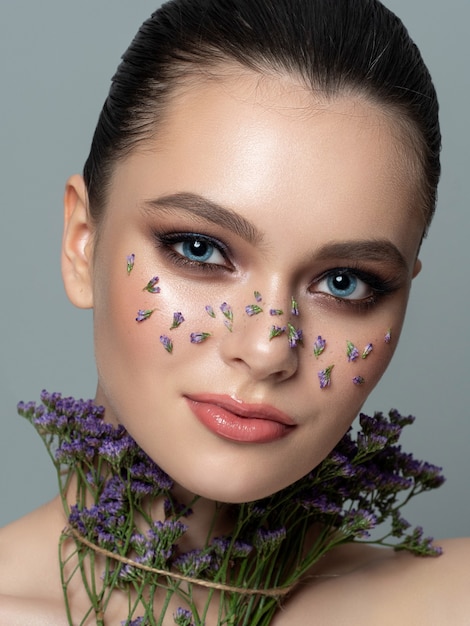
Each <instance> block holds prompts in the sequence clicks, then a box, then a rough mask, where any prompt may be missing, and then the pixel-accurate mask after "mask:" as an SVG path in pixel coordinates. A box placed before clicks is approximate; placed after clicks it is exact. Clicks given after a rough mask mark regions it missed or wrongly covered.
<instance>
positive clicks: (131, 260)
mask: <svg viewBox="0 0 470 626" xmlns="http://www.w3.org/2000/svg"><path fill="white" fill-rule="evenodd" d="M126 262H127V275H128V276H129V274H130V273H131V272H132V270H133V269H134V263H135V254H134V253H132V254H129V255H128V256H127V258H126Z"/></svg>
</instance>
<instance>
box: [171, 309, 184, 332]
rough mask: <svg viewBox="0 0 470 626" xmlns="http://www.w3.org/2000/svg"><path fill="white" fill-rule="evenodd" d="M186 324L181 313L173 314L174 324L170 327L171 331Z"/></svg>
mask: <svg viewBox="0 0 470 626" xmlns="http://www.w3.org/2000/svg"><path fill="white" fill-rule="evenodd" d="M183 322H184V317H183V314H182V313H181V312H180V311H177V312H176V313H173V323H172V325H171V326H170V330H172V329H173V328H178V326H180V325H181V324H182V323H183Z"/></svg>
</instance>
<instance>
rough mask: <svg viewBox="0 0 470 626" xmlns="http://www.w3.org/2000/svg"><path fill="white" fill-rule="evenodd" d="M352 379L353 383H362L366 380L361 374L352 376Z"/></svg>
mask: <svg viewBox="0 0 470 626" xmlns="http://www.w3.org/2000/svg"><path fill="white" fill-rule="evenodd" d="M352 381H353V383H354V384H355V385H363V384H364V383H365V382H366V381H365V379H364V378H363V377H362V376H354V378H353V379H352Z"/></svg>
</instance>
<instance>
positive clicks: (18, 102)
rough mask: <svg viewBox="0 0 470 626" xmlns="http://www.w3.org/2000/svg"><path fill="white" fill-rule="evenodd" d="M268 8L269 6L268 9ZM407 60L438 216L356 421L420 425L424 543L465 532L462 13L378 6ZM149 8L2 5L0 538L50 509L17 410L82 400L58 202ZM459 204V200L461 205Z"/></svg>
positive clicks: (47, 484) (51, 482)
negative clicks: (423, 100) (48, 398)
mask: <svg viewBox="0 0 470 626" xmlns="http://www.w3.org/2000/svg"><path fill="white" fill-rule="evenodd" d="M273 1H274V0H273ZM385 3H386V4H387V5H388V6H389V7H390V8H391V9H392V10H394V11H395V12H396V13H397V14H398V15H400V17H401V18H402V19H403V20H404V22H405V24H406V25H407V26H408V28H409V30H410V32H411V34H412V36H413V38H414V39H415V41H416V42H417V44H418V46H419V47H420V48H421V50H422V52H423V55H424V57H425V59H426V61H427V63H428V66H429V68H430V70H431V73H432V75H433V77H434V80H435V83H436V86H437V89H438V92H439V94H440V102H441V111H442V131H443V137H444V150H443V155H442V159H443V177H442V184H441V187H440V195H439V207H438V213H437V216H436V219H435V222H434V224H433V227H432V229H431V233H430V235H429V237H428V240H427V241H426V242H425V245H424V248H423V251H422V260H423V264H424V268H423V272H422V274H421V275H420V276H419V277H418V279H417V280H416V281H415V285H414V291H413V293H412V298H411V302H410V307H409V313H408V320H407V324H406V326H405V330H404V333H403V336H402V339H401V342H400V346H399V348H398V351H397V354H396V357H395V360H394V362H393V363H392V365H391V366H390V369H389V372H388V374H386V375H385V378H384V380H383V382H382V383H381V384H380V386H379V387H378V388H377V390H376V391H375V392H374V393H373V395H372V396H371V398H370V399H369V401H368V403H367V405H366V409H367V410H370V411H373V410H375V409H381V410H388V409H389V408H390V407H392V406H394V407H397V408H398V409H400V410H401V411H402V412H406V413H412V414H415V415H416V416H417V417H418V420H417V424H416V425H415V426H414V427H412V428H410V429H409V432H408V433H407V434H406V436H404V444H405V446H406V449H408V450H412V451H414V452H415V454H416V456H418V458H425V459H427V460H430V461H433V462H435V463H437V464H439V465H443V466H444V467H445V471H446V475H447V477H448V482H447V483H446V485H445V486H444V487H443V488H442V489H441V490H440V491H439V492H436V493H435V494H426V495H423V496H421V497H420V498H418V499H417V501H416V503H415V504H412V505H411V506H410V507H409V508H408V511H407V512H408V516H409V517H410V518H411V520H412V521H413V522H414V523H422V524H423V525H424V526H425V529H426V531H427V532H428V533H429V534H432V535H434V536H438V537H442V536H459V535H467V534H469V533H470V504H469V497H468V489H467V485H468V479H469V477H470V454H469V450H468V442H469V440H470V421H469V419H468V403H467V394H468V388H469V386H470V385H469V383H468V382H467V381H468V362H469V356H470V341H469V327H468V307H469V301H470V300H469V294H470V291H469V288H470V285H469V272H468V265H469V261H470V253H469V239H468V233H469V227H470V218H469V213H468V210H467V204H468V200H467V197H466V194H465V191H466V185H467V184H468V179H469V163H470V161H469V155H468V152H469V145H470V130H469V129H470V124H469V122H468V101H469V97H470V72H469V70H468V61H469V51H470V44H469V39H468V32H467V30H468V29H467V26H468V23H469V20H470V2H469V1H468V0H446V2H442V0H413V2H410V0H386V2H385ZM157 6H159V3H158V2H157V1H156V0H127V1H126V2H125V1H124V0H99V1H97V0H80V2H71V1H67V0H41V1H40V2H37V1H36V0H19V1H17V0H2V2H1V5H0V64H1V67H0V71H1V98H0V113H1V118H0V119H1V124H0V133H1V141H0V159H1V170H0V171H1V176H2V182H1V185H0V239H1V245H0V255H1V257H0V259H1V260H0V267H1V290H0V294H1V306H0V329H1V331H0V350H1V359H0V420H1V431H0V433H1V434H0V469H1V471H0V503H1V504H0V524H4V523H6V522H8V521H10V520H13V519H15V518H16V517H18V516H20V515H22V514H24V513H26V512H27V511H29V510H30V509H32V508H34V507H35V506H37V505H39V504H41V503H42V502H44V501H45V500H46V499H49V498H51V497H53V496H54V495H55V492H56V482H55V474H54V472H53V470H52V467H51V464H50V461H49V459H48V458H47V455H46V453H45V450H44V449H43V447H42V444H41V442H40V440H39V438H38V437H37V435H36V434H35V432H34V430H33V429H32V428H31V427H30V426H29V425H28V424H27V423H26V422H24V421H23V420H22V419H21V418H19V417H17V416H16V410H15V406H16V403H17V401H18V400H20V399H23V400H31V399H37V398H38V396H39V392H40V390H41V389H42V388H43V387H46V388H47V389H48V390H50V391H56V390H58V391H61V392H63V393H65V394H70V395H75V396H77V397H78V396H81V397H83V396H84V397H91V396H93V393H94V388H95V369H94V363H93V351H92V339H91V314H90V312H88V311H86V312H84V311H78V310H75V309H74V308H73V307H72V306H71V305H70V304H69V303H68V301H67V300H66V297H65V294H64V292H63V289H62V284H61V278H60V270H59V251H60V238H61V221H62V215H61V213H62V207H61V204H62V190H63V185H64V181H65V179H66V177H67V176H68V175H69V174H71V173H74V172H77V171H81V167H82V164H83V162H84V159H85V157H86V154H87V150H88V147H89V143H90V140H91V135H92V131H93V129H94V125H95V122H96V119H97V116H98V113H99V110H100V108H101V105H102V102H103V100H104V98H105V95H106V92H107V89H108V85H109V80H110V78H111V75H112V73H113V72H114V69H115V67H116V65H117V63H118V61H119V57H120V55H121V53H122V52H123V51H124V49H125V48H126V47H127V45H128V44H129V42H130V40H131V38H132V36H133V35H134V33H135V31H136V30H137V28H138V26H139V25H140V23H141V22H142V21H143V20H144V19H145V18H146V17H147V16H148V15H149V14H150V13H151V12H152V11H153V10H154V9H155V8H156V7H157ZM464 190H465V191H464Z"/></svg>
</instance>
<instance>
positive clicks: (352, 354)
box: [346, 341, 359, 363]
mask: <svg viewBox="0 0 470 626" xmlns="http://www.w3.org/2000/svg"><path fill="white" fill-rule="evenodd" d="M346 356H347V357H348V361H349V362H350V363H351V362H352V361H355V360H356V359H357V358H358V357H359V350H358V349H357V348H356V346H355V345H354V344H353V343H352V342H351V341H346Z"/></svg>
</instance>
